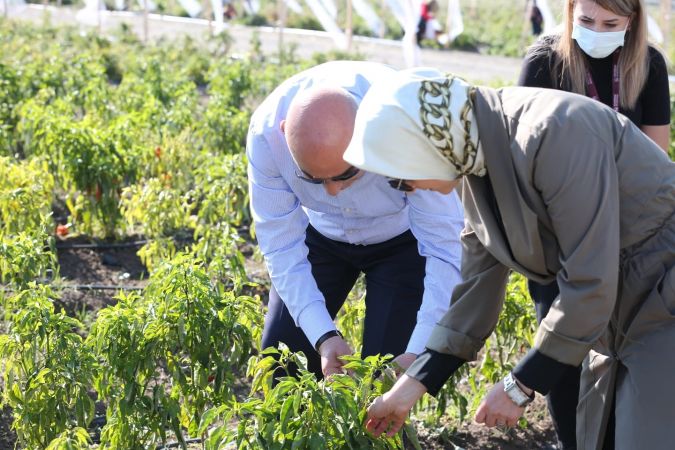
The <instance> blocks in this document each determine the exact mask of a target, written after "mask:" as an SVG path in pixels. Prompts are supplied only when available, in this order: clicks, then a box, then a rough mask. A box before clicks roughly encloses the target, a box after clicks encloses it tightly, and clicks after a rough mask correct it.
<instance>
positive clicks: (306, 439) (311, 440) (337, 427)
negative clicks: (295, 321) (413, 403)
mask: <svg viewBox="0 0 675 450" xmlns="http://www.w3.org/2000/svg"><path fill="white" fill-rule="evenodd" d="M390 358H391V356H387V357H381V356H370V357H367V358H366V359H365V360H362V359H361V358H360V357H358V356H351V357H346V358H345V359H347V361H348V362H347V364H346V365H345V368H346V369H347V370H348V371H350V375H346V374H345V375H335V376H333V377H331V378H330V379H329V380H325V381H318V380H317V379H316V377H315V375H314V374H313V373H311V372H308V371H307V370H306V364H305V362H306V360H305V358H304V356H303V355H302V354H295V353H291V352H290V351H289V350H288V349H287V348H285V347H283V346H282V347H281V350H277V349H274V348H270V349H266V350H265V351H264V352H262V353H261V354H260V355H259V356H257V357H253V358H251V360H250V361H249V369H248V375H249V376H252V377H253V384H252V388H251V396H250V397H249V398H247V399H246V400H244V401H242V402H236V403H234V404H232V405H223V406H221V407H218V408H214V409H212V410H210V411H209V412H208V413H206V414H205V415H204V419H203V421H202V423H201V427H200V429H201V431H202V432H206V430H207V429H208V428H209V427H210V426H211V425H212V424H214V423H216V422H217V421H218V420H220V421H221V422H222V424H221V425H219V426H216V427H214V428H213V429H212V430H211V431H210V433H209V437H208V438H207V439H206V441H205V448H206V449H213V450H215V449H219V448H223V446H228V448H230V447H231V448H236V449H239V450H245V449H246V450H249V449H259V450H262V449H266V450H282V449H312V450H313V449H331V450H334V449H345V450H347V449H359V450H361V449H397V448H403V444H402V439H401V433H399V434H398V435H396V436H394V437H391V438H389V437H386V436H382V437H379V438H375V437H373V436H372V435H370V434H369V433H368V432H366V431H365V428H364V426H363V423H364V419H365V415H366V409H367V407H368V405H370V403H371V402H372V401H373V400H374V399H375V397H377V396H378V395H381V394H382V393H384V392H386V391H387V390H388V389H389V388H391V386H392V385H393V383H394V376H393V370H392V369H391V367H389V363H388V361H389V360H390ZM291 366H292V367H299V368H300V369H299V371H298V373H297V376H295V377H292V376H285V377H281V378H279V379H278V380H277V381H278V382H277V384H276V385H273V377H274V376H275V375H277V376H278V373H279V372H278V368H279V367H281V368H282V370H286V371H287V372H288V371H289V368H290V367H291ZM234 422H236V423H237V424H236V425H232V424H233V423H234ZM405 432H406V433H409V437H410V438H411V442H413V443H415V444H417V438H416V434H415V433H414V430H413V429H412V427H410V426H409V425H407V426H406V428H405ZM416 448H419V444H417V446H416Z"/></svg>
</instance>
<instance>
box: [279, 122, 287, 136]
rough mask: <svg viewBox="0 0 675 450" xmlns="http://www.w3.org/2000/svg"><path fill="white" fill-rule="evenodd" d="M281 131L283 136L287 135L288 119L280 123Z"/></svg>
mask: <svg viewBox="0 0 675 450" xmlns="http://www.w3.org/2000/svg"><path fill="white" fill-rule="evenodd" d="M279 129H280V130H281V132H282V133H283V134H286V119H284V120H282V121H281V122H279Z"/></svg>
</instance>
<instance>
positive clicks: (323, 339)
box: [314, 330, 343, 352]
mask: <svg viewBox="0 0 675 450" xmlns="http://www.w3.org/2000/svg"><path fill="white" fill-rule="evenodd" d="M333 336H340V337H343V336H342V333H340V332H339V331H338V330H330V331H328V332H326V333H324V334H322V335H321V337H320V338H319V339H317V341H316V344H314V348H315V349H316V351H317V352H318V351H319V348H321V344H323V343H324V342H326V341H327V340H328V339H330V338H332V337H333Z"/></svg>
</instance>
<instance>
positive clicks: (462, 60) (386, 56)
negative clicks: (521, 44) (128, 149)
mask: <svg viewBox="0 0 675 450" xmlns="http://www.w3.org/2000/svg"><path fill="white" fill-rule="evenodd" d="M76 12H77V10H76V9H73V8H69V7H61V8H56V7H51V6H47V7H44V6H42V5H34V4H30V5H28V6H27V7H26V8H23V10H22V11H18V12H14V13H13V14H11V17H12V18H14V19H21V20H30V21H33V22H38V23H39V22H41V21H43V20H45V17H47V18H48V20H49V21H50V22H51V23H52V24H71V25H76V24H77V21H76V20H75V14H76ZM101 18H102V27H101V28H102V30H103V32H106V31H112V30H114V29H117V28H118V27H119V25H120V24H121V23H122V22H125V23H127V24H128V25H129V26H130V27H131V29H132V30H134V31H135V32H136V33H138V35H139V36H143V16H142V14H139V13H131V12H109V11H105V12H103V13H102V14H101ZM148 24H149V26H148V29H149V38H150V39H158V38H161V37H177V36H180V35H184V34H189V35H191V36H193V37H195V38H203V37H204V36H206V35H207V34H206V33H208V31H209V24H208V21H206V20H203V19H186V18H179V17H172V16H162V15H158V14H150V15H149V21H148ZM81 26H83V27H86V26H85V25H81ZM227 31H228V33H229V34H230V35H231V36H232V37H233V39H234V43H233V48H232V51H233V52H247V51H249V50H250V42H251V38H252V37H253V34H254V33H255V32H257V33H258V35H259V37H260V41H261V44H262V50H263V52H265V53H271V52H275V51H277V49H278V48H279V31H278V28H273V27H245V26H241V25H229V26H227ZM282 39H283V42H284V44H293V45H295V46H296V54H297V55H298V56H300V57H303V58H305V57H309V56H311V55H312V54H313V53H316V52H326V51H329V50H334V49H336V48H337V47H336V44H335V40H334V39H333V36H332V35H330V34H329V33H325V32H318V31H308V30H297V29H290V28H286V29H284V32H283V38H282ZM352 50H353V51H356V52H358V53H360V54H361V55H363V56H364V57H365V58H366V59H368V60H370V61H379V62H383V63H386V64H390V65H392V66H394V67H396V68H403V67H404V66H405V63H404V60H403V52H402V50H401V43H400V42H399V41H392V40H387V39H375V38H366V37H360V36H355V37H354V39H353V44H352ZM421 58H422V64H423V65H426V66H431V67H436V68H439V69H441V70H445V71H448V72H452V73H455V74H457V75H460V76H462V77H465V78H467V79H469V80H471V81H473V82H476V83H478V82H481V83H491V84H494V83H501V84H508V83H514V82H515V81H516V79H517V77H518V72H519V70H520V64H521V60H520V59H518V58H506V57H499V56H485V55H480V54H477V53H470V52H461V51H452V50H450V51H448V50H443V51H441V50H431V49H422V53H421Z"/></svg>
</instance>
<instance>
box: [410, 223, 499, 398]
mask: <svg viewBox="0 0 675 450" xmlns="http://www.w3.org/2000/svg"><path fill="white" fill-rule="evenodd" d="M508 275H509V269H508V268H507V267H506V266H504V265H503V264H501V263H500V262H499V261H497V260H496V259H495V258H494V257H493V256H492V255H491V254H490V253H489V252H488V251H487V249H486V248H485V247H484V246H483V244H481V243H480V241H479V240H478V238H477V237H476V234H475V233H474V232H473V230H471V229H469V228H465V230H464V232H463V233H462V279H463V280H464V281H463V282H462V283H460V284H458V285H457V286H456V287H455V289H454V291H453V293H452V300H451V305H450V309H449V310H448V312H447V313H446V314H445V315H444V316H443V318H442V319H441V320H440V321H439V322H438V324H437V325H436V327H434V329H433V331H432V333H431V337H430V338H429V340H428V341H427V345H426V347H427V349H426V350H425V352H424V353H422V354H421V355H420V356H419V357H418V358H417V360H416V361H415V363H413V365H412V366H410V368H409V369H408V371H407V372H406V373H407V374H408V376H411V377H413V378H415V379H417V380H418V381H420V382H421V383H422V384H424V385H425V386H426V388H427V391H428V392H429V393H430V394H432V395H435V394H436V393H437V392H438V391H439V390H440V388H441V387H442V385H443V384H444V383H445V381H447V379H448V378H449V377H450V376H451V375H452V373H453V372H454V371H455V370H456V369H457V368H458V367H459V366H460V365H461V364H462V363H463V362H465V361H472V360H474V359H476V356H477V354H478V351H479V350H480V349H481V348H482V347H483V344H484V343H485V340H486V339H487V338H488V337H489V336H490V334H491V333H492V331H493V330H494V328H495V326H496V325H497V320H498V318H499V313H500V311H501V308H502V305H503V302H504V294H505V291H506V283H507V281H508Z"/></svg>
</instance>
